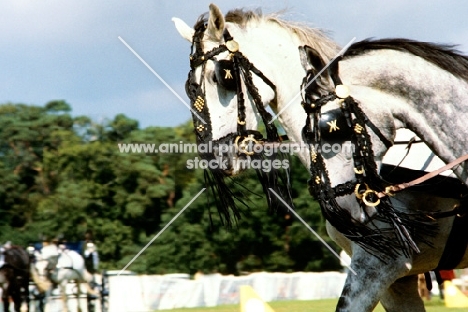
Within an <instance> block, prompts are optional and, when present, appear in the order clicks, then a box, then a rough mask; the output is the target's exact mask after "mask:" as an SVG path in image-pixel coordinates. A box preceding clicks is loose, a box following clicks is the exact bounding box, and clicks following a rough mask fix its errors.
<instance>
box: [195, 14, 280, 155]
mask: <svg viewBox="0 0 468 312" xmlns="http://www.w3.org/2000/svg"><path fill="white" fill-rule="evenodd" d="M205 30H206V24H205V23H200V25H199V26H198V27H196V29H195V33H194V35H193V41H192V52H191V54H190V72H189V75H188V79H187V82H186V92H187V95H188V97H189V98H190V101H191V103H192V107H193V109H194V110H195V111H196V112H197V114H198V115H199V116H201V117H202V119H203V120H204V121H206V124H205V123H203V121H202V120H200V118H198V116H196V115H195V114H192V117H193V122H194V127H195V129H196V133H197V140H198V142H199V143H205V142H208V141H210V140H212V132H211V128H210V113H209V110H208V107H206V105H205V101H206V99H205V90H204V84H203V80H204V75H205V65H206V62H208V61H210V60H211V61H214V62H215V81H216V83H218V84H219V85H220V86H221V87H223V88H225V89H226V90H229V91H234V92H236V94H237V132H236V133H231V134H229V135H227V136H226V137H225V138H223V139H220V140H217V141H219V142H222V143H225V142H226V141H233V140H234V141H236V142H237V143H238V144H239V145H241V146H245V145H246V144H248V143H249V142H252V141H253V142H254V143H256V142H257V141H258V142H260V141H264V140H265V139H264V138H263V135H262V134H261V133H260V132H259V131H257V130H249V129H247V128H246V122H245V117H246V116H245V99H244V92H243V90H242V83H241V81H243V82H244V83H245V86H246V88H247V92H248V93H249V94H250V96H251V97H252V99H253V101H254V103H255V108H256V109H257V112H258V114H259V115H260V116H261V118H262V122H263V124H264V126H265V130H266V134H267V138H266V141H268V142H279V141H280V136H279V135H278V131H277V129H276V127H275V125H274V124H273V123H270V121H271V119H272V116H271V115H270V113H268V112H267V111H266V109H265V107H264V106H263V102H262V98H261V96H260V94H259V92H258V89H257V88H256V87H255V85H254V83H253V81H252V73H253V74H255V75H256V76H258V77H259V78H261V79H262V81H263V82H264V83H265V84H267V85H268V86H269V87H270V88H271V89H272V90H273V91H274V92H275V95H276V86H275V85H274V84H273V82H271V81H270V80H269V79H268V78H267V77H266V76H265V75H264V74H263V73H262V72H261V71H260V70H259V69H257V68H256V67H255V66H254V65H253V64H252V63H251V62H250V61H249V60H248V59H247V57H245V56H244V55H243V54H242V53H241V52H240V51H239V45H238V43H237V42H236V41H235V40H234V39H233V38H232V37H231V35H230V34H229V31H228V30H227V29H225V31H224V42H225V43H224V44H221V45H219V46H218V47H216V48H214V49H212V50H211V51H208V52H203V47H202V39H203V36H204V32H205ZM223 52H229V56H228V58H229V59H227V60H217V59H216V56H218V55H219V54H221V53H223ZM200 66H201V75H200V80H199V81H197V79H196V77H195V70H196V69H197V68H198V67H200ZM217 141H214V143H216V142H217ZM232 143H233V142H232ZM240 152H241V153H242V152H245V149H242V148H241V149H240Z"/></svg>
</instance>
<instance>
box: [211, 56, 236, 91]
mask: <svg viewBox="0 0 468 312" xmlns="http://www.w3.org/2000/svg"><path fill="white" fill-rule="evenodd" d="M215 76H216V81H217V82H218V84H219V85H221V86H222V87H223V88H225V89H226V90H229V91H236V90H237V83H236V79H235V75H234V63H233V61H229V60H220V61H216V63H215Z"/></svg>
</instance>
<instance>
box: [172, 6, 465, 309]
mask: <svg viewBox="0 0 468 312" xmlns="http://www.w3.org/2000/svg"><path fill="white" fill-rule="evenodd" d="M173 20H174V22H175V25H176V28H177V30H178V31H179V33H180V34H181V36H182V37H183V38H185V39H187V40H188V41H189V42H191V44H192V53H191V57H190V63H191V70H190V73H189V78H188V80H187V86H186V89H187V93H188V96H189V97H190V99H191V103H192V114H193V120H194V127H195V131H196V134H197V141H198V143H199V144H206V143H208V142H212V143H213V145H214V146H215V151H214V153H211V154H210V153H206V154H203V155H202V156H203V157H204V158H205V159H210V160H213V159H220V160H226V161H227V164H228V166H227V167H223V168H218V169H213V170H211V172H209V173H207V177H208V179H211V180H212V181H213V182H214V183H213V184H212V188H213V189H214V191H215V192H216V191H217V192H219V193H221V196H219V199H220V200H221V205H220V207H219V209H220V212H221V213H222V214H224V216H225V217H226V219H227V220H228V221H229V219H230V216H231V215H230V214H229V209H232V211H234V214H236V213H237V211H236V208H235V199H234V198H233V196H235V194H233V193H232V192H230V191H229V190H228V189H226V187H225V184H223V179H224V177H226V176H230V175H235V174H238V173H240V172H241V171H242V169H243V168H242V166H240V165H239V163H240V162H239V160H247V161H260V162H261V161H273V160H275V159H273V158H274V157H276V159H280V160H283V158H282V157H283V156H282V155H280V154H275V156H274V157H273V158H272V157H269V156H265V155H262V154H261V153H256V152H255V151H254V150H253V149H252V148H250V147H249V146H251V144H252V143H253V144H257V145H266V144H280V143H279V142H280V136H279V135H278V131H277V129H276V127H275V125H274V123H272V121H273V118H272V116H271V114H270V113H269V112H268V111H267V110H266V109H265V107H266V106H268V105H269V106H270V107H271V108H272V109H273V111H274V112H275V113H276V114H278V120H279V122H280V123H281V126H282V127H283V129H284V130H285V131H286V133H287V135H288V137H289V139H290V140H291V141H292V142H296V143H299V144H301V143H304V144H306V148H305V149H301V152H300V153H299V157H300V158H301V160H302V162H303V164H304V165H305V166H306V168H308V169H309V170H310V172H311V180H310V181H309V189H310V190H311V193H312V194H313V195H314V196H315V197H316V198H317V199H318V200H319V202H320V204H321V208H322V212H323V214H324V216H325V217H326V218H327V230H328V233H329V235H330V236H331V237H332V238H333V239H334V240H335V241H336V242H337V243H338V245H340V246H341V247H342V248H343V249H345V250H346V251H347V252H348V253H349V254H350V255H352V261H351V266H350V268H351V269H352V272H354V273H355V274H354V273H350V274H348V277H347V280H346V283H345V286H344V289H343V292H342V296H341V298H340V300H339V302H338V305H337V311H372V310H373V309H374V307H375V306H376V305H377V304H378V302H379V301H381V303H382V305H383V306H384V307H385V309H386V310H387V311H424V305H423V302H422V300H421V299H420V298H419V295H418V293H417V287H416V282H417V274H418V273H423V272H427V271H429V270H433V269H435V268H448V267H451V268H462V267H466V266H468V255H467V253H466V241H464V240H459V241H462V243H463V244H464V245H463V246H457V244H456V243H453V240H450V239H449V236H451V235H456V234H457V232H456V231H458V234H460V233H461V234H464V235H461V236H460V235H457V236H458V237H468V233H465V232H464V231H466V228H468V226H463V222H466V220H465V219H464V218H462V215H463V214H464V213H463V212H464V211H462V210H461V209H466V198H467V197H466V186H465V184H466V183H467V182H468V163H467V162H460V163H459V164H457V165H455V166H453V171H454V173H455V175H456V176H457V178H458V181H454V182H453V184H451V185H452V186H453V187H452V189H456V190H457V191H459V192H458V193H457V194H453V196H452V195H448V196H446V195H445V194H436V192H433V190H434V188H435V189H436V190H437V189H438V188H439V187H440V186H442V185H444V184H445V182H446V180H442V181H441V183H440V184H438V185H437V186H435V187H433V190H432V194H427V193H424V192H420V191H419V190H420V189H419V188H417V187H414V188H410V189H408V190H404V191H401V192H397V191H398V190H400V189H403V188H404V187H405V185H404V184H402V183H401V182H406V180H405V181H401V176H400V175H398V176H397V177H396V180H395V181H394V183H395V185H394V184H392V183H387V181H384V180H382V178H381V176H380V175H379V173H380V168H381V162H382V159H383V157H384V156H385V153H386V152H387V150H388V148H389V147H390V146H391V145H392V144H393V141H394V139H395V132H396V130H397V129H400V128H408V129H410V130H412V131H413V132H415V133H416V134H417V135H418V136H419V137H420V138H421V139H422V140H424V142H425V143H426V144H427V145H428V146H429V147H430V148H431V149H432V151H433V152H434V153H435V154H436V155H437V156H438V157H440V158H441V159H442V160H443V161H444V162H445V163H449V162H451V161H454V160H455V159H457V158H459V157H461V156H463V155H465V154H468V146H467V144H466V143H465V138H466V137H467V136H468V130H467V128H466V127H465V126H464V122H465V120H466V118H467V117H468V83H467V81H468V59H467V58H466V57H465V56H462V55H460V54H458V53H457V52H456V51H454V50H453V49H452V48H451V47H447V46H440V45H434V44H429V43H421V42H414V41H409V40H383V41H363V42H359V43H356V44H353V45H352V46H351V47H349V49H348V50H347V51H341V53H339V52H340V48H339V47H338V45H337V44H336V43H334V42H333V41H331V40H330V39H328V38H327V37H326V36H325V35H324V34H323V33H322V32H320V31H319V30H316V29H312V28H308V27H305V26H302V25H298V24H295V23H291V22H287V21H284V20H282V19H280V18H279V17H278V16H275V15H267V16H264V15H261V14H258V13H256V12H251V11H244V10H234V11H230V12H228V13H227V14H226V16H224V15H222V14H221V12H220V10H219V8H218V7H216V6H215V5H210V11H209V14H208V15H203V16H202V17H201V18H200V19H199V20H198V21H197V23H196V25H195V27H194V28H192V27H190V26H188V25H187V24H186V23H184V22H183V21H181V20H180V19H177V18H174V19H173ZM330 61H332V62H331V64H330ZM327 115H328V116H332V117H333V118H334V117H336V118H335V119H333V118H332V119H329V120H328V121H325V124H323V123H322V125H321V118H322V116H327ZM338 119H339V120H341V121H340V122H342V123H338ZM328 123H330V124H328ZM261 124H263V127H264V128H265V131H264V132H265V133H266V136H264V135H263V133H262V132H261V131H259V126H260V125H261ZM327 124H328V126H329V128H326V126H325V125H327ZM341 130H343V133H342V135H338V136H339V138H338V139H337V138H336V137H334V136H331V135H330V136H329V137H327V135H326V133H327V132H328V134H330V133H331V134H333V135H335V132H336V133H338V132H339V131H341ZM327 140H330V142H332V141H334V142H341V144H344V143H345V142H346V143H350V144H351V145H353V146H354V147H355V148H357V149H355V150H353V149H340V150H336V151H332V152H331V153H323V151H322V150H321V149H320V147H321V146H322V144H324V143H328V142H327ZM224 145H230V146H234V147H235V149H234V150H232V149H230V150H227V151H225V150H224V149H223V148H221V147H222V146H224ZM278 157H279V158H278ZM281 169H284V168H279V167H278V168H272V170H270V171H269V172H265V171H262V170H261V169H260V170H257V173H258V176H259V177H260V181H261V182H262V184H263V186H264V191H265V193H266V195H267V200H268V203H269V204H270V206H279V205H280V204H281V203H283V204H286V205H287V206H291V205H292V203H291V200H290V196H289V195H290V194H289V189H288V187H287V186H288V183H289V176H288V173H287V172H284V171H281ZM411 175H414V174H413V173H411V172H410V173H408V177H409V176H411ZM414 178H415V177H414ZM395 192H396V194H395V197H391V196H389V195H393V193H395ZM277 195H278V196H277ZM462 196H464V197H462ZM451 197H453V198H451ZM454 207H458V208H457V209H459V210H455V211H454V210H453V208H454ZM457 214H458V215H459V216H460V217H457V216H456V215H457ZM459 224H461V225H462V226H461V228H459V227H456V226H455V225H459ZM452 228H453V229H454V230H455V232H453V229H452ZM451 233H452V234H451ZM453 233H455V234H453ZM446 245H449V246H451V247H453V249H451V250H449V251H448V250H446V248H445V247H446ZM444 250H445V253H444ZM447 252H449V254H447Z"/></svg>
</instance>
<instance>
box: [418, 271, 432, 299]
mask: <svg viewBox="0 0 468 312" xmlns="http://www.w3.org/2000/svg"><path fill="white" fill-rule="evenodd" d="M418 292H419V296H420V297H421V298H424V299H426V300H431V292H430V291H429V289H427V283H426V277H425V276H424V273H421V274H418Z"/></svg>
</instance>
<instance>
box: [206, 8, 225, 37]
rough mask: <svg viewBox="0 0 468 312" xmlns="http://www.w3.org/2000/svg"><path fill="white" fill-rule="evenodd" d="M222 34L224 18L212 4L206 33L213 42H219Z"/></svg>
mask: <svg viewBox="0 0 468 312" xmlns="http://www.w3.org/2000/svg"><path fill="white" fill-rule="evenodd" d="M223 32H224V16H223V14H222V13H221V10H220V9H219V8H218V7H217V6H216V5H215V4H213V3H211V4H210V17H209V18H208V28H207V29H206V33H207V34H208V35H209V37H210V39H211V40H213V41H221V38H222V37H223Z"/></svg>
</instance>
